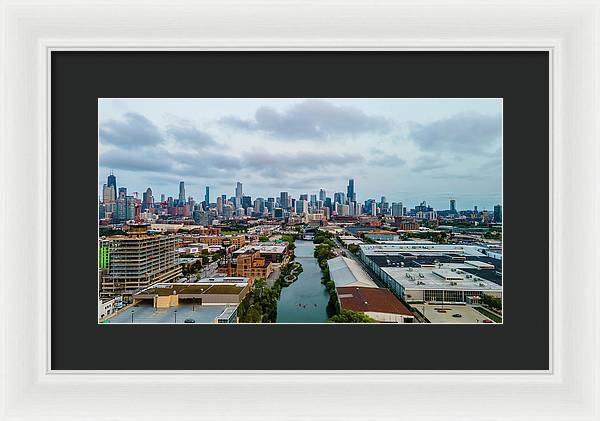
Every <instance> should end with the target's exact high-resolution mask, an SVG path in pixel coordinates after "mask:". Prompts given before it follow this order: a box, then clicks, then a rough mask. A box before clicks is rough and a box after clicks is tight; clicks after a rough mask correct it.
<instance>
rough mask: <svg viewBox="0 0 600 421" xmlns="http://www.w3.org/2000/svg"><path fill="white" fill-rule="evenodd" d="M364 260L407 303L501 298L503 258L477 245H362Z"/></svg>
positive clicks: (470, 301) (361, 253) (476, 301)
mask: <svg viewBox="0 0 600 421" xmlns="http://www.w3.org/2000/svg"><path fill="white" fill-rule="evenodd" d="M359 256H360V258H361V260H362V261H363V263H364V264H365V265H366V266H367V267H369V268H370V269H371V270H372V271H373V272H374V273H375V275H377V277H378V278H379V279H380V280H381V281H382V282H383V283H384V284H385V285H387V287H388V288H389V289H390V291H392V292H393V293H394V294H395V295H396V296H397V297H399V298H401V299H402V300H405V301H406V302H409V303H410V302H433V303H460V304H464V303H478V302H479V300H480V299H481V297H482V295H483V294H486V295H490V296H493V297H498V298H502V261H501V260H499V259H496V258H493V257H491V256H489V255H487V254H486V253H485V250H484V249H481V247H480V246H472V245H455V244H422V245H409V244H394V245H381V244H373V245H368V244H365V245H361V246H360V247H359Z"/></svg>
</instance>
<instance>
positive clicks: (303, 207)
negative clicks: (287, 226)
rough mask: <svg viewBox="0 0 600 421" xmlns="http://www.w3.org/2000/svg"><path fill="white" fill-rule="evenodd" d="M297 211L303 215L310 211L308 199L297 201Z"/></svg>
mask: <svg viewBox="0 0 600 421" xmlns="http://www.w3.org/2000/svg"><path fill="white" fill-rule="evenodd" d="M296 213H297V214H298V215H303V214H305V213H308V200H297V201H296Z"/></svg>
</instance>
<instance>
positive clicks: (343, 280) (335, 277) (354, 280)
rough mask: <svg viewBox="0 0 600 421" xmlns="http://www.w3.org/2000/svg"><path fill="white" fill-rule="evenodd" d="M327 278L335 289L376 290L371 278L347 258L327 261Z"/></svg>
mask: <svg viewBox="0 0 600 421" xmlns="http://www.w3.org/2000/svg"><path fill="white" fill-rule="evenodd" d="M327 266H329V276H330V277H331V280H332V281H333V282H334V283H335V286H336V287H337V288H339V287H345V286H355V287H366V288H377V285H376V284H375V282H373V280H372V279H371V277H370V276H369V275H368V274H367V272H365V271H364V270H363V268H361V267H360V265H359V264H358V263H356V262H355V261H354V260H352V259H349V258H347V257H342V256H339V257H335V258H333V259H330V260H328V261H327Z"/></svg>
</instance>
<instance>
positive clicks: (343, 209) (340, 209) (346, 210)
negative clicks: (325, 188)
mask: <svg viewBox="0 0 600 421" xmlns="http://www.w3.org/2000/svg"><path fill="white" fill-rule="evenodd" d="M335 213H337V214H338V216H348V215H350V206H349V205H344V204H342V203H336V204H335Z"/></svg>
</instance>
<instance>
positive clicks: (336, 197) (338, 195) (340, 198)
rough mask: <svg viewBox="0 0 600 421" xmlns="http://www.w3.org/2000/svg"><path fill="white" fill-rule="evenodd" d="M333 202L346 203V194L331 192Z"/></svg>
mask: <svg viewBox="0 0 600 421" xmlns="http://www.w3.org/2000/svg"><path fill="white" fill-rule="evenodd" d="M333 203H334V204H335V203H346V196H345V195H344V193H342V192H337V193H334V194H333Z"/></svg>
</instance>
